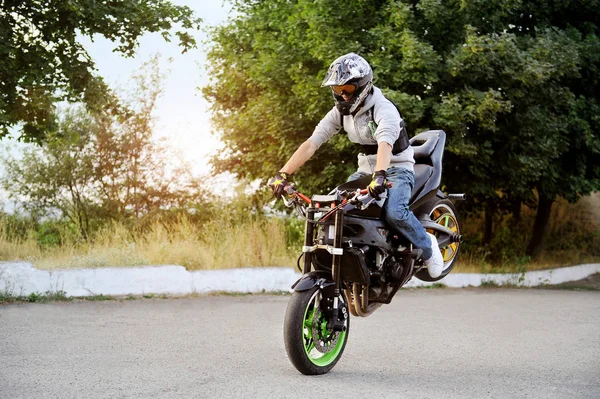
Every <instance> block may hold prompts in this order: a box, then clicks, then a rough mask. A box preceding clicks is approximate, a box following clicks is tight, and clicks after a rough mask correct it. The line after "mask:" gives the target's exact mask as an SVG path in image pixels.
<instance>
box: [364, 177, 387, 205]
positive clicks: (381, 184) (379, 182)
mask: <svg viewBox="0 0 600 399" xmlns="http://www.w3.org/2000/svg"><path fill="white" fill-rule="evenodd" d="M386 186H387V172H386V171H385V170H378V171H377V172H375V173H373V180H371V184H369V187H367V189H368V190H369V195H370V196H371V197H373V198H375V199H376V200H378V201H379V200H380V199H381V197H379V195H380V194H382V193H383V192H385V189H386Z"/></svg>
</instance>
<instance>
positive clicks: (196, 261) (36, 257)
mask: <svg viewBox="0 0 600 399" xmlns="http://www.w3.org/2000/svg"><path fill="white" fill-rule="evenodd" d="M594 209H595V208H592V211H591V212H590V207H589V206H588V205H587V204H586V203H585V202H582V203H578V204H575V205H571V204H568V203H566V202H564V201H559V202H558V203H556V204H555V205H554V206H553V210H552V216H551V220H550V225H549V228H548V229H549V231H548V236H547V241H546V247H545V251H544V252H543V253H542V256H541V257H540V258H539V259H538V260H536V261H535V262H533V261H531V259H529V258H528V257H526V256H525V249H526V246H527V243H528V239H529V234H530V231H531V228H532V226H533V219H534V218H535V213H534V212H533V211H532V210H529V209H527V208H523V215H522V221H521V223H519V224H518V225H517V226H514V225H513V224H511V220H510V216H506V217H503V218H498V219H497V220H496V221H495V225H494V229H495V238H494V240H493V241H492V243H491V244H490V245H487V246H485V245H482V244H481V239H482V236H483V233H482V232H483V222H482V218H481V217H469V218H466V219H463V231H462V232H463V234H464V236H465V238H466V241H465V243H463V244H462V247H461V254H460V256H459V260H458V263H457V265H456V267H455V271H457V272H466V273H480V272H484V273H488V272H491V273H504V272H521V271H525V270H537V269H545V268H552V267H557V266H566V265H575V264H581V263H591V262H599V261H600V214H598V212H597V211H594ZM247 214H248V213H247V212H238V215H237V216H235V217H231V218H229V219H227V218H224V217H211V218H208V219H209V220H210V221H209V222H204V223H197V222H192V221H190V219H188V218H186V217H179V218H178V219H176V220H173V221H170V222H153V223H152V224H150V225H149V226H144V227H143V228H140V227H138V228H129V227H127V226H126V225H124V224H118V223H113V224H110V225H107V226H105V227H103V228H101V229H100V230H98V231H97V232H96V233H94V234H93V235H92V237H91V238H90V240H89V241H88V242H81V241H78V240H77V239H76V235H73V234H72V231H71V232H69V231H68V229H63V230H64V231H63V230H61V229H58V230H60V231H61V233H60V235H61V237H60V240H58V241H59V242H60V244H59V245H40V239H39V232H36V231H34V230H29V231H28V233H27V234H22V232H21V234H20V235H19V234H7V233H6V231H7V225H6V224H4V225H3V223H6V222H5V221H3V220H2V219H1V218H0V260H26V261H30V262H32V263H33V264H34V265H35V266H36V267H38V268H42V269H66V268H94V267H128V266H140V265H165V264H171V265H182V266H185V267H186V268H187V269H190V270H197V269H209V270H210V269H223V268H234V267H253V266H290V267H293V266H295V265H296V258H297V256H298V253H299V252H298V251H299V248H300V245H301V239H302V224H301V223H291V224H290V222H289V221H288V222H287V223H286V222H285V221H283V220H281V219H276V218H265V217H259V218H248V217H247V216H245V215H247ZM239 215H242V216H239ZM8 230H10V229H8ZM36 234H37V238H36Z"/></svg>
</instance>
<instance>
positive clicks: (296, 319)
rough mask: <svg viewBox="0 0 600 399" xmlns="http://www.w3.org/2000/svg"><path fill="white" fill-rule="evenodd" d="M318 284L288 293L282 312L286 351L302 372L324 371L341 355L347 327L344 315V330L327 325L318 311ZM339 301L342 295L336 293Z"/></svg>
mask: <svg viewBox="0 0 600 399" xmlns="http://www.w3.org/2000/svg"><path fill="white" fill-rule="evenodd" d="M322 300H324V298H323V297H322V295H321V291H320V290H319V287H313V288H312V289H310V290H307V291H300V292H298V291H296V292H294V293H293V294H292V297H291V299H290V302H289V303H288V307H287V311H286V313H285V321H284V326H283V336H284V342H285V349H286V351H287V355H288V357H289V359H290V361H291V362H292V364H293V365H294V367H296V369H298V371H300V372H301V373H302V374H306V375H318V374H325V373H327V372H328V371H329V370H331V369H332V368H333V366H335V365H336V363H337V362H338V360H340V358H341V357H342V353H343V352H344V348H345V347H346V342H347V340H348V333H349V328H350V317H349V316H348V315H347V312H346V318H345V327H346V329H345V331H332V330H329V329H328V328H327V317H326V316H325V315H324V314H323V313H322V312H321V306H320V303H321V301H322ZM340 301H343V297H341V296H340Z"/></svg>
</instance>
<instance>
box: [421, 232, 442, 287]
mask: <svg viewBox="0 0 600 399" xmlns="http://www.w3.org/2000/svg"><path fill="white" fill-rule="evenodd" d="M427 235H428V236H429V239H430V240H431V253H432V256H431V258H429V259H425V266H427V271H428V272H429V275H430V276H431V277H432V278H437V277H439V276H441V275H442V272H443V271H444V258H442V253H441V252H440V247H438V242H437V238H435V236H434V235H433V234H431V233H427Z"/></svg>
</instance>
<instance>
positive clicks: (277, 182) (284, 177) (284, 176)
mask: <svg viewBox="0 0 600 399" xmlns="http://www.w3.org/2000/svg"><path fill="white" fill-rule="evenodd" d="M290 177H291V174H288V173H285V172H278V173H277V174H276V175H275V176H274V177H272V178H271V180H269V187H271V190H273V195H274V196H275V197H277V198H280V197H281V195H282V194H283V190H284V188H285V187H286V186H288V185H289V183H288V179H289V178H290Z"/></svg>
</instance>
